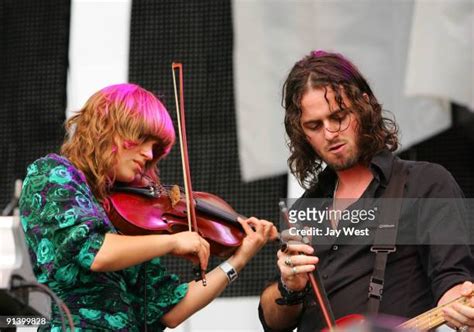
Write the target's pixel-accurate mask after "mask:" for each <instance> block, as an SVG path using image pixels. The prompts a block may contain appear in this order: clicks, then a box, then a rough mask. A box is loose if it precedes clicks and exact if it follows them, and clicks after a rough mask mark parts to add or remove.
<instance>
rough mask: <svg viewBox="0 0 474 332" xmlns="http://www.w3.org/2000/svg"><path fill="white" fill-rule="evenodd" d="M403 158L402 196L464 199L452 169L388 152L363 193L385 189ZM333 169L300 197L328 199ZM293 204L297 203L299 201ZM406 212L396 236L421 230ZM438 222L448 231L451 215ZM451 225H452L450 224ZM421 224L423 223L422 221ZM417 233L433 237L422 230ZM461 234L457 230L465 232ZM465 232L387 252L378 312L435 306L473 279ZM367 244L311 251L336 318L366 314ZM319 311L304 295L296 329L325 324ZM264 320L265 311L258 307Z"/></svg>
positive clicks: (408, 313) (370, 256)
mask: <svg viewBox="0 0 474 332" xmlns="http://www.w3.org/2000/svg"><path fill="white" fill-rule="evenodd" d="M395 158H397V162H401V163H404V164H405V166H406V167H407V169H408V177H407V180H406V184H405V188H404V195H403V197H404V198H462V197H463V193H462V191H461V189H460V188H459V186H458V185H457V183H456V181H455V180H454V179H453V177H452V176H451V174H450V173H449V172H448V171H447V170H446V169H444V168H443V167H442V166H440V165H436V164H432V163H427V162H409V161H403V160H400V159H398V157H395V156H394V155H393V154H392V153H391V152H389V151H382V152H381V153H379V154H377V155H376V156H375V157H374V158H373V159H372V161H371V163H370V169H371V170H372V172H373V175H374V178H373V180H372V182H371V183H370V185H369V186H368V187H367V189H366V190H365V192H364V193H363V195H362V197H361V198H366V199H368V198H379V197H382V195H383V194H384V192H385V189H386V188H387V185H388V183H389V181H397V179H396V178H395V177H391V174H392V167H393V165H394V160H395ZM336 179H337V175H336V173H335V172H334V171H333V170H332V169H330V168H329V167H327V168H326V169H325V170H324V171H323V172H322V173H321V174H320V175H319V177H318V184H317V185H316V186H315V188H313V189H312V190H308V191H306V192H305V194H304V195H303V198H305V199H309V198H332V196H333V192H334V187H335V183H336ZM305 199H303V200H299V201H298V202H297V203H295V206H296V208H297V209H298V208H301V206H298V205H301V204H303V203H301V202H302V201H307V200H305ZM409 213H410V211H405V213H402V214H401V217H400V222H399V236H400V234H403V233H405V234H404V235H403V236H410V235H411V233H415V232H420V231H419V229H420V224H417V225H414V224H413V222H410V220H411V221H412V220H413V219H416V218H413V216H409V215H408V214H409ZM417 217H419V218H420V220H417V223H430V222H432V221H433V220H428V219H429V218H428V217H423V216H417ZM437 217H438V218H440V221H439V222H442V223H444V224H442V225H441V227H443V229H444V228H445V227H446V230H448V229H449V227H450V225H451V224H450V220H444V219H446V218H444V217H446V216H442V215H439V216H437ZM421 219H426V220H421ZM453 227H455V226H453ZM421 228H424V225H421ZM422 233H423V232H421V234H418V235H421V236H424V237H427V236H433V234H431V233H430V234H428V235H427V234H422ZM464 235H465V234H461V236H464ZM467 237H468V235H466V238H465V241H464V242H463V243H464V244H463V245H398V246H397V250H396V252H394V253H391V254H390V255H389V257H388V263H387V267H386V270H385V285H384V292H383V297H382V301H381V304H380V309H379V312H380V313H384V314H388V315H394V316H398V317H414V316H416V315H419V314H421V313H423V312H425V311H427V310H429V309H431V308H433V307H434V306H436V303H437V301H438V300H439V299H440V297H441V296H442V295H443V294H444V292H446V291H447V290H448V289H450V288H451V287H453V286H454V285H456V284H459V283H462V282H464V281H466V280H472V277H473V276H472V274H473V271H474V258H473V255H472V252H471V248H470V247H469V245H467V244H468V243H469V242H468V241H469V240H468V239H467ZM371 244H372V242H370V244H369V243H368V244H367V245H347V244H338V241H337V240H335V242H334V243H332V244H324V245H318V244H315V245H314V248H315V255H316V256H318V257H319V263H318V265H317V269H318V270H319V273H320V275H321V278H322V281H323V283H324V287H325V289H326V292H327V294H328V297H329V301H330V303H331V308H332V311H333V313H334V316H335V318H336V319H338V318H341V317H344V316H346V315H349V314H356V313H358V314H364V313H366V312H367V305H368V297H367V295H368V286H369V279H370V277H371V275H372V273H373V269H374V258H375V254H374V253H373V252H371V251H370V247H371ZM319 312H320V310H319V307H318V305H317V304H316V303H315V301H314V299H312V298H311V297H310V296H308V297H307V299H306V301H305V303H304V309H303V313H302V315H301V317H300V320H299V324H298V331H317V330H320V329H321V328H322V327H324V326H323V325H321V324H322V320H321V319H318V317H320V314H319ZM260 318H261V320H262V323H263V325H264V326H265V324H264V321H263V314H262V311H261V310H260Z"/></svg>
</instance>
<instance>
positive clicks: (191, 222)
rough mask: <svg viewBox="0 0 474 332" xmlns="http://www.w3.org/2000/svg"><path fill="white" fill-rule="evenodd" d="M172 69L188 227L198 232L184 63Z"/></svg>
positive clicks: (203, 272)
mask: <svg viewBox="0 0 474 332" xmlns="http://www.w3.org/2000/svg"><path fill="white" fill-rule="evenodd" d="M171 69H172V72H173V87H174V97H175V102H176V117H177V122H178V133H179V145H180V148H181V149H180V150H181V165H182V167H183V180H184V191H185V197H186V209H187V217H188V227H189V231H193V229H194V231H195V232H198V225H197V219H196V210H195V208H194V204H193V200H192V197H191V196H192V193H193V188H192V185H191V170H190V167H189V155H188V143H187V138H186V118H185V115H184V79H183V64H182V63H179V62H173V63H172V64H171ZM176 70H177V71H178V73H179V94H178V88H177V84H176ZM198 268H199V270H200V273H201V279H202V284H203V286H206V285H207V281H206V272H205V271H204V270H202V269H201V267H200V265H199V267H198Z"/></svg>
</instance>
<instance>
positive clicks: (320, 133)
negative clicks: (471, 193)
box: [259, 51, 474, 331]
mask: <svg viewBox="0 0 474 332" xmlns="http://www.w3.org/2000/svg"><path fill="white" fill-rule="evenodd" d="M283 107H284V108H285V111H286V112H285V128H286V132H287V135H288V138H289V143H288V146H289V148H290V152H291V155H290V157H289V159H288V164H289V167H290V169H291V171H292V173H293V174H294V175H295V176H296V178H297V179H298V181H299V182H300V184H301V185H302V186H303V187H305V188H306V192H305V193H304V195H303V197H302V199H300V200H298V201H297V202H296V203H295V204H294V206H293V208H292V209H302V208H303V207H305V206H307V205H308V204H312V203H311V199H316V198H324V199H329V200H330V202H331V204H332V209H334V207H335V206H337V207H338V209H342V210H344V209H351V208H352V207H353V206H354V205H353V204H357V202H360V201H362V200H364V199H367V198H384V197H386V196H385V195H387V194H388V191H389V189H388V188H395V187H397V183H398V184H399V183H401V181H403V182H402V183H404V185H401V186H400V188H399V191H398V192H399V194H398V195H394V196H388V197H400V198H462V197H463V194H462V191H461V189H460V188H459V186H458V185H457V183H456V182H455V180H454V179H453V177H452V176H451V174H450V173H449V172H448V171H447V170H445V169H444V168H443V167H441V166H439V165H435V164H432V163H426V162H409V161H404V160H401V159H400V158H398V157H396V156H395V155H394V154H393V152H394V151H395V150H396V149H397V148H398V146H399V143H398V137H397V134H398V129H397V126H396V123H395V122H394V121H393V120H391V119H389V118H387V117H384V115H383V111H382V106H381V104H380V103H379V102H378V100H377V98H376V97H375V95H374V94H373V92H372V89H371V88H370V86H369V84H368V83H367V81H366V79H365V78H364V77H363V76H362V74H361V73H360V72H359V71H358V69H357V68H356V67H355V66H354V65H353V64H352V63H351V62H350V61H349V60H347V59H346V58H345V57H343V56H342V55H340V54H337V53H328V52H325V51H314V52H312V53H311V54H309V55H308V56H306V57H304V58H303V59H302V60H300V61H298V62H297V63H296V64H295V65H294V67H293V68H292V70H291V71H290V73H289V75H288V77H287V79H286V81H285V84H284V86H283ZM325 165H327V166H326V167H324V166H325ZM402 174H404V175H402ZM390 190H392V189H390ZM394 192H395V191H394ZM394 192H390V193H391V194H393V193H394ZM308 202H309V203H308ZM313 202H314V200H313ZM305 204H306V205H305ZM396 219H397V220H398V221H397V223H398V224H399V225H400V226H399V229H400V232H403V231H407V230H413V229H418V232H419V233H420V234H421V237H423V236H427V233H428V230H427V229H426V228H424V226H425V225H428V223H429V222H432V220H420V221H419V222H417V225H413V224H410V223H409V222H407V218H406V216H405V215H403V214H400V216H399V217H398V216H397V217H396ZM425 219H429V218H425ZM327 222H328V229H329V231H330V232H331V230H332V231H334V232H336V231H338V229H340V228H341V220H338V218H331V219H329V220H327ZM447 222H450V221H449V220H448V221H447ZM444 225H449V224H448V223H444ZM410 227H411V228H410ZM444 227H446V228H444V229H443V230H444V231H448V229H449V226H444ZM438 231H439V229H438ZM438 233H439V232H438ZM429 235H430V236H432V237H431V238H430V239H433V237H434V238H435V239H436V234H435V235H433V234H431V233H430V234H429ZM465 240H466V239H465ZM435 241H436V240H434V242H435ZM372 244H373V242H372V243H371V244H369V243H366V244H358V245H348V244H337V243H335V244H333V245H328V244H322V243H318V241H317V239H316V240H314V241H313V245H310V244H309V243H304V242H296V243H295V242H289V244H288V245H287V246H286V248H285V249H284V250H283V249H282V250H283V251H282V250H279V251H278V253H277V256H278V261H277V266H278V269H279V276H278V281H276V282H273V283H272V284H271V285H270V286H268V287H267V288H266V289H265V290H264V291H263V294H262V296H261V299H260V307H259V314H260V320H261V322H262V325H263V326H264V328H265V330H266V331H291V330H293V329H294V328H298V331H317V330H320V329H321V328H323V327H327V324H325V320H324V319H323V317H322V316H321V315H320V312H321V310H320V309H319V307H318V306H317V305H316V304H315V300H314V299H311V295H310V294H311V292H310V291H309V290H308V272H310V273H312V272H313V271H314V270H315V268H317V269H318V270H319V273H320V276H321V280H322V283H323V285H324V287H325V289H326V292H327V296H328V300H329V303H330V305H331V307H332V311H333V313H334V316H335V318H336V319H337V318H340V317H343V316H346V315H349V314H365V313H371V314H377V313H384V314H389V315H394V316H400V317H414V316H416V315H419V314H421V313H423V312H424V311H427V310H429V309H430V308H433V307H435V306H441V305H443V304H445V303H447V302H449V301H450V300H452V299H454V298H457V297H459V296H461V295H463V296H469V295H470V294H471V293H472V292H473V291H474V287H473V285H472V283H471V281H472V280H473V275H472V273H473V271H474V259H473V255H472V251H471V248H470V246H469V242H468V240H466V241H465V243H459V245H457V244H456V245H436V244H437V243H433V245H414V244H413V245H403V246H398V245H397V246H395V248H394V249H395V251H394V252H391V253H390V254H389V255H388V253H387V252H386V253H385V259H387V256H388V262H387V263H383V268H381V265H380V262H379V261H378V259H376V254H375V253H374V251H376V250H371V248H373V247H371V245H372ZM393 244H394V245H395V243H393ZM382 256H383V255H382ZM382 256H379V257H382ZM380 270H382V271H384V272H383V273H382V275H380ZM376 273H378V275H377V274H376ZM374 275H376V276H378V278H374ZM377 282H378V283H377ZM369 285H370V286H371V287H370V289H371V291H370V292H369ZM382 289H383V296H382ZM374 290H377V291H378V292H374ZM401 294H403V295H401ZM473 307H474V298H473V297H471V298H470V299H469V300H468V302H467V304H464V305H462V304H455V305H452V306H448V307H446V308H445V309H444V310H443V313H444V318H445V319H446V320H447V322H448V323H449V324H450V325H451V326H452V327H455V328H461V329H463V330H464V331H467V330H468V329H471V330H474V308H473ZM422 329H423V328H422Z"/></svg>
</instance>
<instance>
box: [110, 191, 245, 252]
mask: <svg viewBox="0 0 474 332" xmlns="http://www.w3.org/2000/svg"><path fill="white" fill-rule="evenodd" d="M167 188H169V187H167V186H162V187H161V189H160V190H156V189H155V188H152V187H150V188H129V187H123V188H118V189H117V190H116V191H114V192H112V194H111V195H110V196H109V197H108V202H107V204H106V205H107V206H106V211H107V214H108V216H109V218H110V220H111V221H112V223H113V224H114V226H115V227H116V228H117V229H118V231H119V232H120V233H122V234H126V235H147V234H174V233H178V232H184V231H188V230H189V226H188V219H187V212H186V211H187V209H186V200H185V197H184V195H183V194H181V195H180V197H179V198H178V199H179V200H175V201H173V199H172V197H170V194H169V191H168V190H167ZM193 204H194V206H195V209H196V219H197V223H198V232H199V234H200V235H201V236H202V237H203V238H204V239H206V241H208V242H209V244H210V246H211V254H212V255H215V256H218V257H223V258H227V257H229V256H231V255H232V254H233V253H234V252H235V250H236V249H237V248H238V247H239V246H240V245H241V243H242V240H243V238H244V236H245V233H244V231H243V228H242V226H241V225H240V223H239V222H238V221H237V217H238V216H240V215H239V214H237V213H236V212H235V211H234V210H233V209H232V207H231V206H230V205H229V204H227V202H225V201H224V200H223V199H221V198H220V197H218V196H216V195H213V194H210V193H205V192H193Z"/></svg>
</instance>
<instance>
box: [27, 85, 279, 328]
mask: <svg viewBox="0 0 474 332" xmlns="http://www.w3.org/2000/svg"><path fill="white" fill-rule="evenodd" d="M66 129H67V131H68V135H67V138H66V140H65V142H64V144H63V145H62V147H61V155H58V154H49V155H47V156H45V157H43V158H40V159H38V160H36V161H35V162H34V163H32V164H31V165H30V166H29V167H28V172H27V176H26V178H25V181H24V185H23V190H22V195H21V199H20V211H21V222H22V225H23V229H24V231H25V234H26V242H27V244H28V248H29V253H30V256H31V260H32V263H33V269H34V273H35V275H36V277H37V279H38V281H39V282H40V283H43V284H45V285H47V286H48V287H49V288H51V289H52V290H53V291H54V292H55V293H56V294H57V295H58V297H59V298H60V299H61V300H62V301H64V303H65V304H66V305H67V306H68V308H69V309H70V311H71V316H72V318H73V321H74V326H75V329H76V330H77V331H80V330H82V329H84V330H90V329H99V330H100V329H103V330H115V331H142V330H143V329H144V328H145V326H147V327H149V328H150V330H153V331H156V330H162V329H164V328H165V327H166V326H167V327H175V326H177V325H179V324H180V323H181V322H183V321H184V320H185V319H187V318H188V317H189V316H191V315H192V314H193V313H195V312H196V311H198V310H200V309H201V308H203V307H205V306H206V305H207V304H208V303H210V302H211V301H212V300H213V299H215V298H216V297H217V296H218V295H219V294H220V293H221V292H222V291H223V290H224V289H225V287H226V286H227V285H228V284H229V281H230V279H229V277H228V275H229V274H228V273H227V274H226V272H224V271H228V270H229V269H230V270H231V271H232V273H234V272H237V273H238V272H239V271H240V270H241V269H242V268H243V267H244V266H245V265H246V264H247V263H248V262H249V260H250V259H251V258H252V257H253V256H254V255H255V254H256V253H257V252H258V251H259V250H260V248H262V246H263V245H264V244H265V243H266V242H267V241H268V240H269V238H270V237H271V236H273V235H274V234H275V233H276V230H275V227H274V226H273V224H272V223H270V222H268V221H265V220H259V219H256V218H249V219H247V220H240V223H241V225H242V227H243V229H244V231H245V233H246V236H245V238H244V240H243V242H242V245H241V246H240V247H239V248H238V249H237V251H236V252H235V253H234V254H233V256H232V257H230V258H229V259H228V260H227V261H226V263H225V268H223V267H221V266H223V265H222V264H221V266H219V267H216V268H215V269H214V270H212V271H211V272H209V273H208V274H207V284H208V285H207V286H206V287H204V286H203V284H202V283H200V282H195V281H192V282H190V283H181V282H180V281H179V280H178V277H177V276H176V275H174V274H170V273H168V272H167V271H166V269H165V267H164V266H163V265H162V263H161V262H160V259H159V257H161V256H165V255H168V254H171V255H175V256H180V257H185V258H190V259H191V260H193V261H195V262H199V263H200V267H201V268H202V269H203V270H205V269H206V268H207V264H208V259H209V254H210V249H209V244H208V242H207V241H206V240H205V239H203V238H202V237H200V236H199V235H198V234H197V233H196V232H180V233H176V234H154V235H140V236H128V235H122V234H119V233H118V232H117V230H116V228H115V227H114V225H113V224H112V223H111V221H110V220H109V218H108V217H107V214H106V212H105V210H104V208H103V206H102V204H103V203H104V201H105V200H106V198H107V196H108V194H109V193H110V191H111V189H112V186H113V185H114V183H116V182H121V183H132V182H137V181H140V179H141V178H142V177H146V178H148V179H152V180H153V181H154V182H156V183H158V181H159V179H158V173H157V172H158V171H157V163H158V161H159V160H160V159H161V158H163V157H164V156H166V155H167V154H168V152H169V151H170V149H171V146H172V145H173V143H174V141H175V132H174V129H173V125H172V121H171V118H170V116H169V114H168V112H167V110H166V109H165V107H164V106H163V104H162V103H161V102H160V101H159V100H158V99H157V98H156V97H155V96H154V95H153V94H152V93H150V92H149V91H147V90H145V89H143V88H141V87H139V86H137V85H134V84H119V85H113V86H109V87H106V88H104V89H102V90H100V91H98V92H96V93H95V94H94V95H93V96H92V97H90V99H89V100H88V101H87V103H86V104H85V105H84V107H83V108H82V109H81V110H80V111H79V112H78V113H77V114H75V115H74V116H72V117H71V118H70V119H69V120H68V121H67V122H66ZM144 263H146V264H144ZM145 293H146V300H145V296H144V295H145ZM60 326H61V320H60V315H59V309H58V308H57V307H56V306H52V320H51V326H49V327H48V328H50V329H51V330H53V331H54V330H59V329H60Z"/></svg>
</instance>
